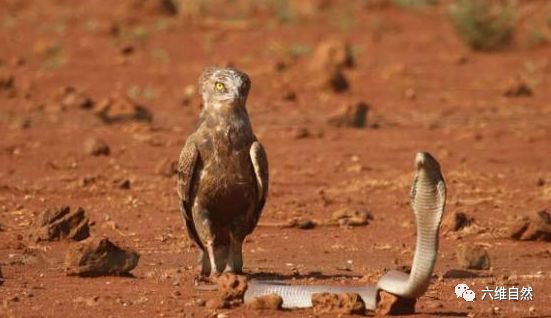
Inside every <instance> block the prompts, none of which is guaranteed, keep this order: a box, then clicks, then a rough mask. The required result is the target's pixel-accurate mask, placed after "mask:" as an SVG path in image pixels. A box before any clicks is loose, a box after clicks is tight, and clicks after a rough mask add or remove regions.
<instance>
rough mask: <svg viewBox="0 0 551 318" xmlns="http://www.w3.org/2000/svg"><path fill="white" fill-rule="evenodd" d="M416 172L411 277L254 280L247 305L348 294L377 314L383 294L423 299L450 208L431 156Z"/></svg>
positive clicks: (307, 303) (298, 304) (292, 304)
mask: <svg viewBox="0 0 551 318" xmlns="http://www.w3.org/2000/svg"><path fill="white" fill-rule="evenodd" d="M415 169H416V172H415V178H414V181H413V185H412V188H411V205H412V207H413V211H414V212H415V218H416V222H417V245H416V249H415V255H414V257H413V265H412V268H411V273H410V274H406V273H403V272H399V271H390V272H388V273H386V274H385V275H384V276H383V277H382V278H381V279H380V280H379V281H378V283H377V285H373V286H363V287H336V286H306V285H303V286H301V285H287V284H284V283H277V282H269V281H254V280H253V281H251V282H249V288H248V289H247V292H246V293H245V302H248V301H249V300H250V299H252V298H254V297H258V296H262V295H267V294H278V295H280V296H281V297H282V298H283V307H284V308H306V307H311V306H312V300H311V299H312V294H315V293H322V292H328V293H345V292H348V293H358V294H359V295H360V296H361V297H362V299H363V301H364V302H365V305H366V308H367V309H371V310H374V309H375V308H376V306H377V294H378V291H379V290H384V291H386V292H389V293H391V294H395V295H398V296H401V297H404V298H418V297H420V296H421V295H422V294H423V293H424V292H425V291H426V290H427V288H428V286H429V284H430V279H431V276H432V271H433V268H434V263H435V262H436V256H437V252H438V233H439V229H440V222H441V220H442V214H443V212H444V207H445V204H446V185H445V183H444V178H443V177H442V173H441V171H440V165H439V164H438V162H437V161H436V159H434V158H433V157H432V156H431V155H430V154H429V153H426V152H420V153H417V156H416V158H415Z"/></svg>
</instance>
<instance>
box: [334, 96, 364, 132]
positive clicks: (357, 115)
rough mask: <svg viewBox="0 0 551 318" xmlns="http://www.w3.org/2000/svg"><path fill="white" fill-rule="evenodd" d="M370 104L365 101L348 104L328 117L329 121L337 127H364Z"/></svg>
mask: <svg viewBox="0 0 551 318" xmlns="http://www.w3.org/2000/svg"><path fill="white" fill-rule="evenodd" d="M368 111H369V105H367V104H366V103H364V102H358V103H354V104H347V105H344V106H343V107H341V108H340V109H339V110H338V111H337V112H335V113H334V114H332V115H330V116H329V117H328V118H327V123H328V124H329V125H331V126H335V127H355V128H363V127H365V126H366V124H367V112H368Z"/></svg>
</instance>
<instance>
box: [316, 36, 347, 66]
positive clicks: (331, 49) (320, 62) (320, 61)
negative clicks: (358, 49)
mask: <svg viewBox="0 0 551 318" xmlns="http://www.w3.org/2000/svg"><path fill="white" fill-rule="evenodd" d="M354 64H355V63H354V56H353V55H352V47H351V46H350V45H349V44H348V43H346V42H343V41H341V40H338V39H330V40H327V41H324V42H322V43H320V44H319V45H318V46H317V47H316V49H315V51H314V54H313V56H312V60H311V61H310V68H311V69H312V70H313V71H333V70H337V69H342V68H351V67H353V66H354Z"/></svg>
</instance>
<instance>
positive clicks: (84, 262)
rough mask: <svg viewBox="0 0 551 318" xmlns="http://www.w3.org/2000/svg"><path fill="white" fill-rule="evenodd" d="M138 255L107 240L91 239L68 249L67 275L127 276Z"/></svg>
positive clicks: (66, 257)
mask: <svg viewBox="0 0 551 318" xmlns="http://www.w3.org/2000/svg"><path fill="white" fill-rule="evenodd" d="M139 259H140V255H139V254H138V253H137V252H135V251H133V250H129V249H123V248H121V247H119V246H117V245H115V244H113V243H112V242H111V241H109V240H108V239H107V238H91V239H88V240H85V241H83V242H80V243H77V244H75V245H73V246H71V247H69V249H68V251H67V253H66V254H65V268H66V272H67V275H78V276H101V275H122V274H128V273H129V272H130V271H131V270H133V269H134V268H135V267H136V266H137V265H138V261H139Z"/></svg>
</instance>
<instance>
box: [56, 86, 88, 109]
mask: <svg viewBox="0 0 551 318" xmlns="http://www.w3.org/2000/svg"><path fill="white" fill-rule="evenodd" d="M57 100H58V101H59V103H60V105H61V107H62V109H77V108H81V109H91V108H92V107H94V101H93V100H92V99H91V98H90V97H88V95H87V94H86V93H84V92H81V91H79V90H77V89H76V88H75V87H73V86H66V87H63V89H62V90H61V91H60V92H59V94H58V96H57Z"/></svg>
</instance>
